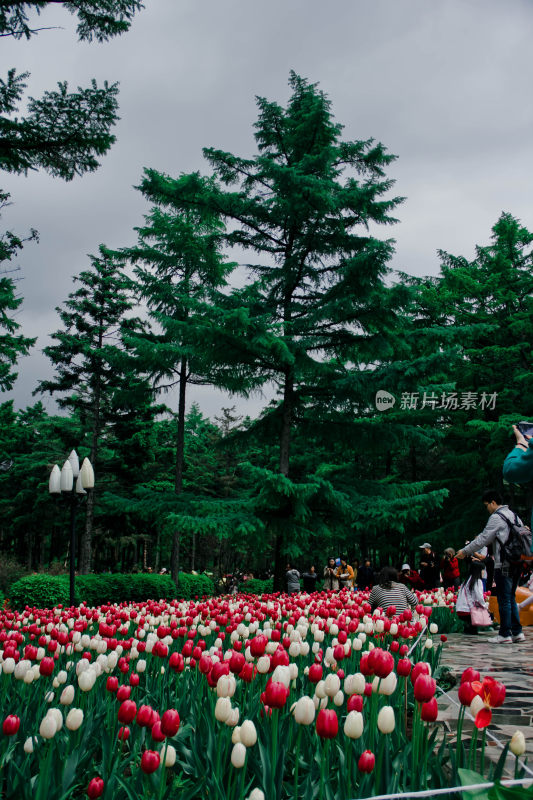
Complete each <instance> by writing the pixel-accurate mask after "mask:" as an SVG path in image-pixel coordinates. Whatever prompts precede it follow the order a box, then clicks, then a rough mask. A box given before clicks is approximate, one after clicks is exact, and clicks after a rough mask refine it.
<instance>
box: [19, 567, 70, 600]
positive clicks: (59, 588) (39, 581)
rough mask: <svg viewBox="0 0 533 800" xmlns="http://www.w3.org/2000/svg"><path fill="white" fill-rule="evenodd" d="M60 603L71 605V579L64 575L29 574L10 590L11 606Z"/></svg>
mask: <svg viewBox="0 0 533 800" xmlns="http://www.w3.org/2000/svg"><path fill="white" fill-rule="evenodd" d="M59 604H61V605H67V606H68V605H69V581H68V578H67V577H64V576H60V577H57V576H55V575H28V576H27V577H25V578H21V579H20V580H19V581H16V582H15V583H14V584H13V585H12V587H11V590H10V592H9V605H10V606H11V608H24V606H37V608H52V606H57V605H59Z"/></svg>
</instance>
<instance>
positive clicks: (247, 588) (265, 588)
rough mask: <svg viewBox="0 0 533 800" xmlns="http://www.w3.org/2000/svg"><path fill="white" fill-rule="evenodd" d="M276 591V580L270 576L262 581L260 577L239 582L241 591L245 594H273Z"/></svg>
mask: <svg viewBox="0 0 533 800" xmlns="http://www.w3.org/2000/svg"><path fill="white" fill-rule="evenodd" d="M273 591H274V581H273V579H272V578H269V579H268V580H266V581H262V580H260V579H259V578H250V579H249V580H247V581H243V583H241V584H239V592H244V593H245V594H271V593H272V592H273Z"/></svg>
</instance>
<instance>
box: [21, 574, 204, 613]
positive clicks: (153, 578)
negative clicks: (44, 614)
mask: <svg viewBox="0 0 533 800" xmlns="http://www.w3.org/2000/svg"><path fill="white" fill-rule="evenodd" d="M69 587H70V583H69V577H68V576H67V575H45V574H42V575H28V576H27V577H25V578H21V579H20V580H19V581H17V582H16V583H14V584H13V586H12V587H11V592H10V598H9V602H10V605H11V607H12V608H24V606H36V607H37V608H51V607H52V606H57V605H63V606H68V605H69V603H70V591H69ZM206 594H207V595H212V594H214V586H213V582H212V581H211V579H210V578H208V577H207V575H188V574H187V573H181V574H180V581H179V591H178V590H177V589H176V585H175V583H174V581H173V580H172V578H171V577H170V575H152V574H144V573H142V574H134V575H123V574H120V573H119V574H116V575H79V576H78V577H77V578H76V594H75V602H76V604H79V603H81V602H82V601H83V602H85V603H87V605H89V606H98V605H102V604H104V603H122V602H123V601H131V602H137V603H139V602H143V601H144V600H159V599H160V598H162V597H165V598H167V599H171V600H173V599H175V598H178V599H180V600H181V599H184V600H189V599H191V598H194V597H202V595H206Z"/></svg>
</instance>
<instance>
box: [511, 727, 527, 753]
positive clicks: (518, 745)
mask: <svg viewBox="0 0 533 800" xmlns="http://www.w3.org/2000/svg"><path fill="white" fill-rule="evenodd" d="M509 750H510V751H511V753H512V754H513V755H515V756H523V755H524V753H525V752H526V739H525V736H524V734H523V733H522V731H515V732H514V733H513V737H512V739H511V741H510V743H509Z"/></svg>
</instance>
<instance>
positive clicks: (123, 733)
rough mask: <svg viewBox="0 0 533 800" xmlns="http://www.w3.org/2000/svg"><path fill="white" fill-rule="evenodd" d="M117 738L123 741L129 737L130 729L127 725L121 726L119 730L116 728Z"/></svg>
mask: <svg viewBox="0 0 533 800" xmlns="http://www.w3.org/2000/svg"><path fill="white" fill-rule="evenodd" d="M118 738H119V739H120V740H121V741H123V742H127V741H128V739H129V738H130V729H129V728H128V727H127V726H124V727H123V728H119V730H118Z"/></svg>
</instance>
